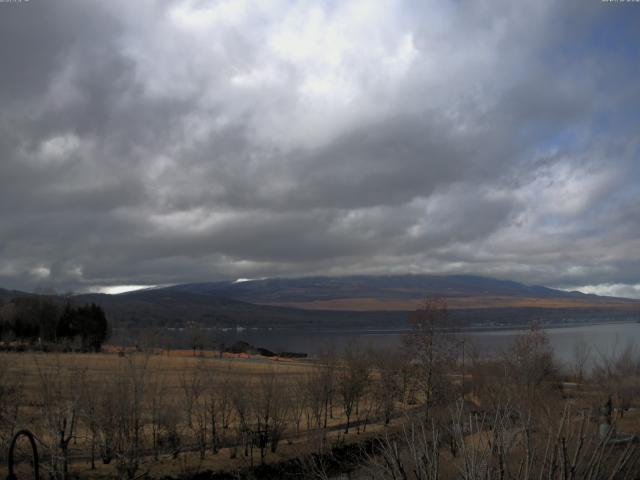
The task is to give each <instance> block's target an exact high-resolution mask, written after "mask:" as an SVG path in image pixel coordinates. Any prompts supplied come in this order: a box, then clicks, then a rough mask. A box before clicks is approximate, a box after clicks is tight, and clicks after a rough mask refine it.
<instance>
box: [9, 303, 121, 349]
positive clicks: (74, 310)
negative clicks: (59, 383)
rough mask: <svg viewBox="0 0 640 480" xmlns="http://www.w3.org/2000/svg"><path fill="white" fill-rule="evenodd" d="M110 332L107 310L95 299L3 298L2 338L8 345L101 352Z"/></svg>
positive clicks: (25, 347) (24, 347)
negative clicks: (81, 301) (78, 301)
mask: <svg viewBox="0 0 640 480" xmlns="http://www.w3.org/2000/svg"><path fill="white" fill-rule="evenodd" d="M109 333H110V327H109V322H108V320H107V317H106V315H105V312H104V310H103V309H102V307H100V306H99V305H96V304H95V303H90V304H85V305H75V304H74V303H72V302H71V301H70V300H68V299H67V300H63V299H60V298H58V297H51V296H42V295H36V296H29V297H17V298H13V299H11V300H10V301H8V302H6V303H2V302H1V301H0V342H2V343H3V344H4V345H5V347H10V346H13V347H17V348H20V349H31V348H36V347H38V346H39V347H41V348H43V349H46V348H47V347H50V346H62V347H63V349H64V350H66V351H72V350H73V351H83V352H99V351H100V350H101V348H102V344H103V343H104V342H105V341H106V340H107V338H108V337H109Z"/></svg>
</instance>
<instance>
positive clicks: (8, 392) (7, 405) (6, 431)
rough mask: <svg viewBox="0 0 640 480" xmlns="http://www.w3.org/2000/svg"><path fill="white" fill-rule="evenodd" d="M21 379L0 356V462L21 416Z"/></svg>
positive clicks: (3, 356) (2, 356) (5, 359)
mask: <svg viewBox="0 0 640 480" xmlns="http://www.w3.org/2000/svg"><path fill="white" fill-rule="evenodd" d="M22 391H23V385H22V381H21V379H20V378H19V377H18V376H16V375H15V374H14V372H13V371H11V370H10V368H9V361H8V359H7V357H6V356H5V355H1V356H0V461H2V460H4V455H5V452H7V451H8V447H9V442H10V441H11V438H12V437H13V434H14V433H15V430H16V425H17V424H18V419H19V415H20V407H21V402H20V397H21V395H22Z"/></svg>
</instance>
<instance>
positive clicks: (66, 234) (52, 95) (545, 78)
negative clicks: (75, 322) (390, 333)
mask: <svg viewBox="0 0 640 480" xmlns="http://www.w3.org/2000/svg"><path fill="white" fill-rule="evenodd" d="M0 105H2V108H1V109H0V287H4V288H14V289H21V290H27V291H37V290H38V289H55V290H56V291H59V292H64V291H76V292H83V291H122V290H126V289H131V288H135V287H136V286H146V285H166V284H174V283H182V282H199V281H215V280H222V279H231V280H233V279H236V278H243V279H246V278H264V277H276V276H280V277H294V276H296V277H297V276H306V275H345V274H396V273H442V274H449V273H473V274H479V275H485V276H491V277H497V278H503V279H511V280H516V281H521V282H523V283H527V284H543V285H547V286H551V287H557V288H566V289H581V290H583V291H588V292H592V293H604V294H609V295H623V296H632V297H633V296H635V297H639V298H640V3H639V2H601V1H600V0H563V1H558V0H536V1H531V2H513V1H511V0H491V1H487V0H473V1H472V0H438V1H432V0H421V1H392V0H390V1H386V0H365V1H348V0H340V1H337V0H336V1H315V0H304V1H281V0H268V1H259V0H254V1H244V0H232V1H222V0H221V1H213V0H212V1H204V0H201V1H197V0H156V1H154V0H136V1H131V0H126V1H125V0H110V1H100V2H98V1H89V0H56V1H52V0H29V1H26V0H23V1H13V2H0Z"/></svg>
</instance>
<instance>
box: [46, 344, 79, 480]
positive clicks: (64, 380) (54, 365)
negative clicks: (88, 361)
mask: <svg viewBox="0 0 640 480" xmlns="http://www.w3.org/2000/svg"><path fill="white" fill-rule="evenodd" d="M34 363H35V365H36V370H37V372H38V387H39V401H40V405H41V407H42V416H41V421H42V424H43V427H44V429H45V436H46V438H48V439H50V441H51V451H50V459H51V472H52V474H53V475H54V476H55V477H56V478H63V479H67V478H69V445H70V443H71V440H73V439H74V438H75V436H76V429H77V425H78V420H79V416H80V411H81V399H82V389H81V388H79V387H80V386H81V385H82V383H83V377H84V375H85V369H83V368H77V367H68V368H65V367H63V366H62V364H61V362H60V358H59V357H56V358H55V360H54V361H53V362H49V365H48V366H45V365H43V364H42V362H41V361H40V360H39V359H38V357H34Z"/></svg>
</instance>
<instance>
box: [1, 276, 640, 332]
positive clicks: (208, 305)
mask: <svg viewBox="0 0 640 480" xmlns="http://www.w3.org/2000/svg"><path fill="white" fill-rule="evenodd" d="M21 295H27V294H25V293H23V292H15V291H8V290H0V299H4V300H5V301H6V300H7V299H9V298H11V297H15V296H21ZM426 296H444V297H446V299H447V304H448V306H449V309H450V312H451V318H452V319H456V320H460V321H461V322H463V323H466V324H474V325H485V324H493V325H495V324H523V323H527V322H529V321H532V320H542V321H553V322H565V321H574V320H580V321H592V320H612V319H624V320H633V319H640V301H638V300H630V299H619V298H612V297H599V296H597V295H585V294H582V293H579V292H565V291H561V290H554V289H551V288H546V287H542V286H528V285H523V284H520V283H517V282H512V281H505V280H496V279H491V278H484V277H477V276H471V275H452V276H438V275H397V276H350V277H310V278H293V279H287V278H277V279H268V280H255V281H246V282H215V283H193V284H183V285H175V286H171V287H166V288H154V289H148V290H138V291H135V292H128V293H123V294H119V295H105V294H84V295H76V296H74V297H73V299H74V300H75V301H78V302H83V303H87V302H95V303H97V304H99V305H100V306H102V307H103V308H104V309H105V311H106V312H107V315H108V317H109V319H110V321H112V322H113V324H115V325H130V326H138V327H144V326H154V325H155V326H171V327H176V326H177V327H181V326H190V325H196V326H202V327H208V326H217V327H235V326H237V325H241V326H243V327H273V328H278V327H279V328H283V327H295V328H300V327H303V328H307V327H309V328H361V327H365V326H366V327H380V328H388V327H395V328H397V327H405V326H406V325H407V320H408V319H409V316H410V313H411V312H412V311H415V310H416V308H419V306H420V303H421V301H422V300H424V298H425V297H426Z"/></svg>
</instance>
